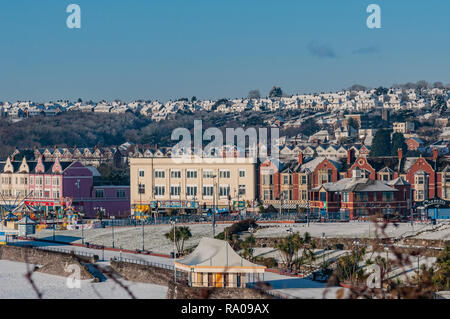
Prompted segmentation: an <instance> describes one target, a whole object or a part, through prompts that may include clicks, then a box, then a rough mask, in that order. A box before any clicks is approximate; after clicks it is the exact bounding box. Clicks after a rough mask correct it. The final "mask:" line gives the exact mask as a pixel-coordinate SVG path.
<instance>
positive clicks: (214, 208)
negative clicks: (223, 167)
mask: <svg viewBox="0 0 450 319" xmlns="http://www.w3.org/2000/svg"><path fill="white" fill-rule="evenodd" d="M211 177H212V178H213V213H212V233H213V238H214V237H216V191H217V185H216V179H215V178H216V177H217V175H212V176H211Z"/></svg>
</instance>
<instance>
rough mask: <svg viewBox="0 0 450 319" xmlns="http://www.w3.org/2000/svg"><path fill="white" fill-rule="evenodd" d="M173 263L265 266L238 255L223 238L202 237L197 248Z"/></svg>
mask: <svg viewBox="0 0 450 319" xmlns="http://www.w3.org/2000/svg"><path fill="white" fill-rule="evenodd" d="M175 264H180V265H182V266H188V267H190V268H195V267H221V268H222V267H227V268H232V267H240V268H242V267H244V268H250V269H261V270H263V271H264V269H265V268H266V267H265V266H261V265H256V264H253V263H251V262H249V261H248V260H246V259H244V258H242V257H241V256H239V255H238V254H237V253H236V252H235V251H234V250H233V248H231V246H230V245H229V244H228V242H227V241H225V240H218V239H213V238H208V237H203V238H202V239H201V240H200V243H199V244H198V246H197V248H195V250H194V251H193V252H192V254H190V255H189V256H186V257H184V258H181V259H178V260H176V261H175Z"/></svg>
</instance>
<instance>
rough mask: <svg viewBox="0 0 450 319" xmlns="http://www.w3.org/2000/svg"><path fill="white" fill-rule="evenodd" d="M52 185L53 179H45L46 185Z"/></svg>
mask: <svg viewBox="0 0 450 319" xmlns="http://www.w3.org/2000/svg"><path fill="white" fill-rule="evenodd" d="M51 184H52V181H51V178H50V177H46V178H45V185H51Z"/></svg>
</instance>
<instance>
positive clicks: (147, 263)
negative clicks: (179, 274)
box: [112, 256, 174, 271]
mask: <svg viewBox="0 0 450 319" xmlns="http://www.w3.org/2000/svg"><path fill="white" fill-rule="evenodd" d="M112 260H114V261H118V262H126V263H131V264H137V265H143V266H150V267H156V268H162V269H167V270H171V271H173V270H174V266H171V265H166V264H161V263H157V262H151V261H146V260H143V259H131V258H126V257H117V256H115V257H113V258H112Z"/></svg>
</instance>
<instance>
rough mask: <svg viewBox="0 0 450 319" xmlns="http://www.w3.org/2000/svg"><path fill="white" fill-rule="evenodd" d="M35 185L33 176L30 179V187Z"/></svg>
mask: <svg viewBox="0 0 450 319" xmlns="http://www.w3.org/2000/svg"><path fill="white" fill-rule="evenodd" d="M33 183H34V178H33V176H31V177H30V185H33Z"/></svg>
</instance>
